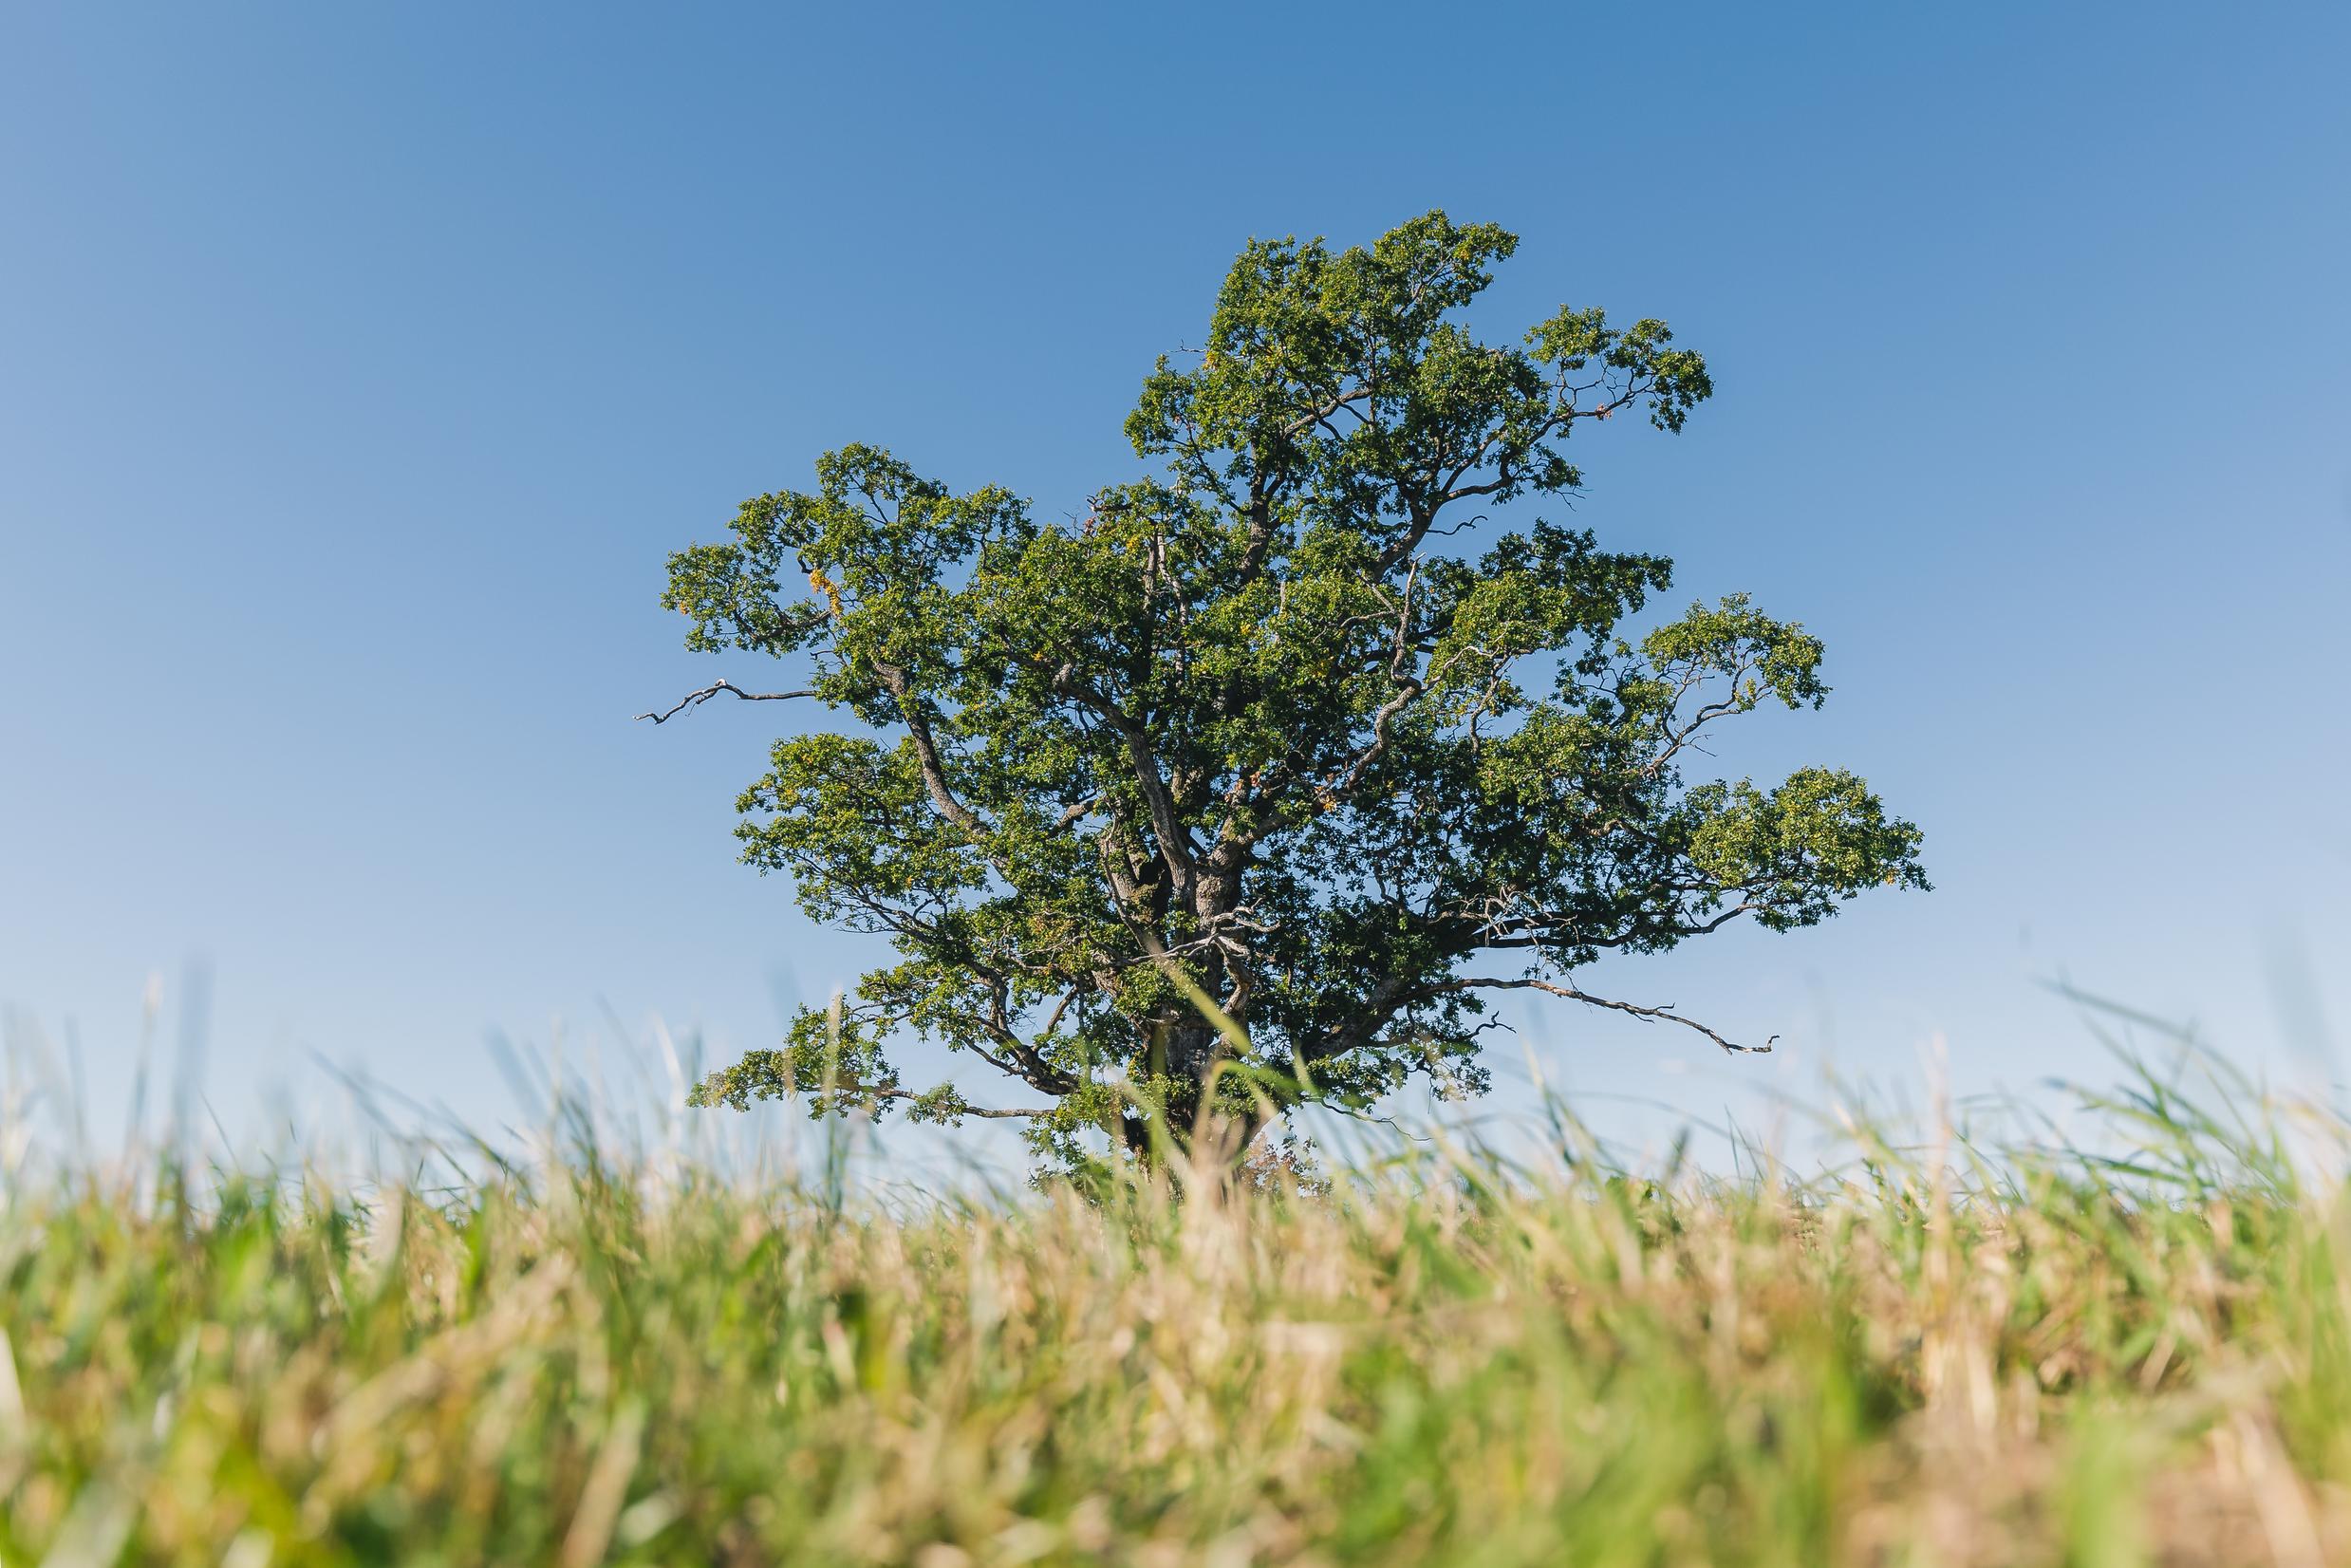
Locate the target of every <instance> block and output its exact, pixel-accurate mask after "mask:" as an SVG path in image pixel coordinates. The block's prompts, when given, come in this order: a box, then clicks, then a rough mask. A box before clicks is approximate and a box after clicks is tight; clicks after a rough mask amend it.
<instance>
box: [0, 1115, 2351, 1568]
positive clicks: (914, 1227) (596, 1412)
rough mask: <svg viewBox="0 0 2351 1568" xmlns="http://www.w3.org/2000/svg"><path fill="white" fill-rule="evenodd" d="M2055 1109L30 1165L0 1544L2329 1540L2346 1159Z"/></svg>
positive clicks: (1490, 1549)
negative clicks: (1649, 1124)
mask: <svg viewBox="0 0 2351 1568" xmlns="http://www.w3.org/2000/svg"><path fill="white" fill-rule="evenodd" d="M1555 1109H1556V1108H1555ZM2078 1109H2079V1111H2080V1112H2082V1113H2083V1115H2084V1116H2085V1117H2086V1118H2087V1120H2086V1121H2083V1120H2082V1119H2081V1118H2077V1130H2076V1133H2075V1136H2074V1137H2073V1138H2072V1139H2071V1140H2069V1141H2068V1142H2067V1143H2066V1144H2065V1145H2063V1146H2062V1147H2052V1143H2053V1140H2052V1139H2051V1138H2049V1137H2047V1136H2043V1137H2040V1138H2035V1137H2032V1136H2029V1135H2024V1134H2019V1135H2017V1136H2014V1137H2011V1138H2009V1139H2008V1140H2006V1141H2005V1142H2004V1143H2002V1144H2001V1145H1999V1146H1997V1147H1992V1148H1985V1147H1981V1146H1979V1145H1977V1144H1976V1143H1973V1142H1971V1141H1969V1140H1968V1139H1967V1138H1965V1137H1964V1136H1962V1135H1960V1134H1958V1133H1956V1132H1954V1131H1952V1130H1950V1129H1948V1128H1941V1129H1937V1128H1930V1129H1928V1130H1927V1135H1926V1137H1925V1139H1924V1140H1923V1147H1905V1146H1903V1145H1902V1144H1901V1143H1900V1142H1899V1141H1898V1140H1897V1139H1896V1138H1895V1137H1894V1136H1893V1135H1892V1134H1891V1132H1889V1131H1888V1130H1886V1129H1883V1128H1882V1127H1880V1126H1877V1125H1874V1124H1872V1123H1871V1122H1869V1121H1866V1120H1863V1119H1859V1118H1855V1119H1854V1120H1853V1121H1852V1122H1851V1125H1850V1127H1849V1129H1848V1131H1847V1133H1846V1137H1847V1140H1848V1145H1849V1148H1848V1153H1849V1155H1850V1159H1849V1160H1848V1161H1846V1162H1845V1163H1842V1164H1839V1165H1838V1166H1836V1167H1831V1168H1828V1169H1826V1170H1822V1171H1819V1172H1817V1173H1815V1174H1813V1175H1811V1176H1809V1177H1804V1178H1801V1179H1800V1178H1799V1177H1797V1176H1795V1175H1793V1174H1791V1173H1789V1172H1788V1171H1786V1170H1784V1169H1781V1168H1777V1167H1770V1166H1765V1167H1763V1174H1758V1175H1753V1176H1750V1177H1749V1178H1746V1179H1743V1180H1737V1181H1726V1180H1721V1179H1716V1178H1710V1177H1707V1176H1705V1175H1702V1174H1699V1173H1696V1172H1693V1171H1689V1170H1686V1169H1671V1168H1668V1169H1661V1170H1657V1171H1652V1172H1646V1173H1644V1172H1635V1171H1629V1170H1625V1169H1621V1168H1617V1167H1614V1166H1613V1165H1611V1164H1610V1163H1609V1162H1607V1161H1605V1160H1602V1159H1599V1158H1597V1157H1596V1156H1595V1152H1594V1149H1593V1147H1592V1145H1591V1144H1590V1141H1589V1140H1588V1139H1586V1138H1584V1137H1583V1136H1582V1135H1581V1133H1580V1131H1579V1129H1577V1127H1576V1126H1575V1124H1574V1123H1573V1122H1571V1121H1569V1120H1567V1119H1566V1118H1565V1117H1564V1115H1563V1114H1561V1115H1559V1116H1558V1118H1557V1119H1556V1120H1555V1122H1554V1124H1553V1131H1554V1134H1555V1140H1554V1141H1555V1142H1556V1145H1557V1148H1556V1149H1555V1150H1554V1157H1552V1158H1548V1159H1543V1160H1534V1161H1529V1160H1525V1159H1518V1160H1510V1159H1504V1158H1502V1156H1501V1155H1499V1154H1497V1153H1495V1152H1494V1151H1492V1150H1487V1149H1478V1148H1465V1147H1460V1146H1458V1145H1454V1144H1446V1143H1445V1142H1443V1141H1442V1140H1440V1141H1438V1142H1436V1143H1433V1144H1429V1145H1406V1144H1401V1143H1400V1144H1398V1145H1397V1146H1396V1148H1395V1149H1394V1150H1393V1151H1391V1152H1390V1155H1389V1156H1388V1157H1387V1158H1385V1159H1363V1160H1359V1161H1357V1162H1356V1163H1357V1165H1358V1167H1360V1168H1356V1169H1353V1170H1350V1171H1347V1172H1342V1173H1339V1174H1337V1175H1335V1176H1334V1177H1333V1178H1332V1179H1331V1181H1330V1183H1329V1185H1328V1190H1307V1191H1301V1190H1298V1189H1297V1186H1296V1185H1294V1184H1285V1183H1283V1182H1281V1181H1279V1180H1273V1181H1269V1182H1266V1183H1261V1184H1259V1185H1256V1186H1254V1187H1250V1188H1246V1189H1241V1188H1234V1187H1221V1186H1219V1185H1215V1184H1211V1183H1206V1182H1199V1183H1196V1184H1194V1185H1192V1186H1191V1187H1190V1188H1189V1189H1188V1190H1187V1191H1186V1192H1185V1193H1184V1194H1183V1195H1181V1196H1179V1195H1177V1194H1175V1193H1174V1192H1172V1191H1171V1190H1170V1189H1169V1188H1168V1187H1167V1186H1166V1185H1135V1186H1133V1187H1132V1188H1131V1189H1129V1190H1126V1191H1123V1192H1120V1193H1116V1194H1114V1195H1112V1197H1111V1198H1110V1200H1109V1201H1107V1202H1101V1203H1089V1202H1085V1201H1082V1200H1080V1199H1078V1198H1075V1197H1073V1196H1069V1195H1066V1194H1056V1193H1054V1192H1051V1191H1046V1192H1041V1193H1036V1194H1029V1195H1020V1196H1017V1197H1016V1196H1010V1195H1002V1196H998V1197H994V1198H986V1199H960V1198H952V1197H941V1198H936V1199H931V1200H926V1201H923V1202H915V1203H908V1202H904V1201H900V1202H895V1203H886V1202H884V1201H882V1200H879V1199H877V1198H874V1197H871V1196H867V1197H862V1198H861V1197H859V1196H857V1193H856V1191H855V1189H854V1188H853V1186H846V1187H845V1186H844V1185H840V1184H839V1183H838V1181H837V1172H834V1174H833V1177H832V1178H830V1179H828V1178H825V1177H822V1176H820V1178H819V1179H817V1180H815V1181H813V1182H801V1181H796V1180H786V1179H783V1178H780V1177H771V1178H747V1177H743V1176H740V1175H734V1176H721V1175H719V1174H718V1173H716V1172H715V1171H714V1170H712V1169H711V1168H708V1167H705V1166H703V1165H701V1164H699V1163H697V1162H693V1161H684V1162H678V1161H665V1160H662V1159H658V1158H636V1157H630V1158H620V1157H616V1156H613V1155H611V1154H610V1153H608V1152H607V1151H604V1150H601V1149H600V1148H598V1147H597V1146H596V1144H595V1142H594V1141H593V1140H592V1139H588V1138H587V1137H586V1136H584V1135H575V1136H574V1137H572V1138H571V1139H570V1140H569V1148H568V1149H567V1152H566V1154H565V1157H563V1158H560V1159H553V1160H548V1161H544V1162H541V1163H539V1164H537V1165H534V1166H531V1167H518V1166H513V1165H504V1166H484V1167H478V1168H477V1173H476V1174H475V1175H473V1176H471V1177H469V1178H467V1179H465V1180H462V1181H451V1182H447V1183H442V1182H437V1181H431V1180H427V1179H425V1178H422V1177H419V1178H417V1179H414V1180H411V1181H408V1182H394V1183H381V1184H371V1183H355V1182H348V1181H337V1180H329V1179H327V1178H325V1177H323V1176H320V1175H319V1174H317V1173H316V1172H315V1171H305V1170H302V1169H298V1168H296V1169H271V1170H267V1171H264V1172H262V1173H259V1174H253V1173H250V1172H249V1173H244V1174H238V1173H235V1172H230V1171H222V1170H217V1169H215V1170H210V1171H205V1172H202V1173H198V1172H197V1171H196V1170H194V1169H192V1168H190V1167H187V1166H186V1165H184V1164H176V1163H174V1162H172V1161H170V1160H168V1159H156V1160H150V1161H149V1162H147V1163H146V1164H145V1165H144V1166H143V1167H141V1168H140V1169H139V1170H137V1171H134V1172H122V1171H113V1172H100V1171H98V1170H95V1169H87V1168H83V1169H74V1168H67V1169H62V1170H54V1171H51V1172H50V1173H48V1174H47V1175H43V1176H40V1177H38V1178H31V1177H25V1176H21V1175H20V1176H19V1178H18V1179H17V1180H16V1181H15V1182H14V1183H12V1184H11V1185H10V1187H9V1190H8V1192H7V1195H6V1205H5V1210H4V1211H0V1282H5V1291H4V1292H0V1499H4V1500H5V1501H0V1561H5V1562H6V1563H9V1564H20V1563H21V1564H34V1563H43V1562H47V1563H55V1564H61V1565H62V1564H98V1563H113V1562H137V1563H186V1564H196V1563H202V1564H208V1565H209V1564H221V1563H225V1564H231V1565H233V1568H260V1565H262V1564H267V1563H289V1564H291V1563H304V1564H312V1563H315V1564H345V1563H353V1564H356V1563H400V1564H429V1563H448V1564H457V1563H500V1564H518V1563H559V1564H568V1565H584V1564H589V1563H597V1562H662V1563H681V1564H682V1563H697V1564H700V1563H768V1562H789V1563H806V1564H830V1563H844V1564H847V1563H902V1562H904V1563H914V1564H919V1565H921V1568H959V1565H963V1564H980V1563H991V1564H992V1563H1106V1564H1107V1563H1135V1564H1144V1565H1151V1564H1164V1565H1174V1564H1180V1563H1206V1564H1218V1565H1229V1568H1239V1565H1241V1564H1310V1563H1312V1564H1333V1565H1335V1564H1346V1563H1381V1564H1408V1563H1409V1564H1429V1563H1440V1564H1441V1563H1463V1564H1479V1565H1494V1568H1505V1565H1510V1564H1520V1563H1523V1564H1543V1565H1547V1568H1548V1565H1555V1564H1562V1563H1574V1564H1590V1565H1608V1564H1635V1563H1638V1564H1650V1563H1692V1564H1696V1563H1785V1564H1802V1565H1807V1568H1812V1565H1820V1564H1840V1563H1921V1564H1924V1563H1940V1564H1967V1563H1981V1564H2026V1563H2061V1562H2067V1563H2081V1564H2098V1565H2106V1564H2125V1563H2136V1562H2149V1561H2163V1562H2178V1563H2271V1562H2274V1563H2282V1564H2290V1565H2294V1568H2303V1565H2309V1564H2318V1563H2323V1562H2330V1561H2342V1560H2351V1490H2346V1488H2347V1487H2351V1273H2346V1262H2347V1261H2351V1233H2347V1232H2346V1223H2351V1209H2346V1207H2345V1205H2344V1204H2343V1201H2342V1200H2343V1197H2344V1192H2343V1189H2342V1181H2341V1177H2340V1175H2339V1174H2337V1173H2336V1170H2337V1167H2333V1166H2330V1165H2329V1164H2327V1156H2328V1155H2329V1154H2330V1153H2332V1152H2338V1151H2340V1148H2341V1147H2342V1146H2341V1143H2340V1141H2339V1140H2338V1139H2337V1138H2336V1132H2337V1129H2336V1128H2335V1127H2334V1125H2333V1124H2331V1123H2325V1122H2323V1119H2321V1120H2320V1121H2318V1122H2317V1123H2314V1124H2313V1125H2314V1126H2316V1128H2317V1131H2316V1134H2315V1136H2303V1137H2302V1139H2301V1142H2300V1143H2299V1144H2297V1143H2296V1142H2295V1140H2294V1137H2290V1136H2289V1134H2297V1129H2296V1128H2295V1127H2293V1126H2292V1125H2289V1124H2288V1123H2287V1122H2286V1121H2284V1120H2282V1119H2281V1113H2280V1112H2279V1111H2277V1109H2276V1108H2274V1107H2267V1106H2265V1105H2264V1104H2263V1103H2262V1102H2261V1101H2260V1098H2259V1096H2257V1095H2255V1094H2253V1093H2252V1092H2251V1091H2250V1089H2249V1087H2248V1086H2244V1085H2241V1084H2240V1085H2228V1084H2224V1085H2223V1086H2222V1088H2221V1089H2219V1090H2217V1091H2214V1090H2211V1089H2209V1088H2208V1089H2207V1090H2206V1091H2205V1092H2203V1093H2202V1094H2201V1095H2199V1094H2195V1093H2191V1092H2187V1091H2186V1090H2184V1089H2183V1088H2182V1087H2181V1086H2180V1084H2179V1082H2177V1081H2174V1075H2172V1074H2168V1073H2145V1072H2142V1073H2139V1074H2138V1075H2137V1077H2136V1079H2135V1080H2134V1081H2132V1082H2129V1083H2127V1084H2126V1085H2125V1086H2124V1087H2123V1088H2122V1089H2120V1090H2118V1091H2116V1092H2110V1093H2099V1094H2091V1095H2085V1096H2082V1098H2081V1103H2080V1106H2079V1108H2078ZM577 1131H578V1129H575V1133H577ZM2297 1135H2299V1134H2297Z"/></svg>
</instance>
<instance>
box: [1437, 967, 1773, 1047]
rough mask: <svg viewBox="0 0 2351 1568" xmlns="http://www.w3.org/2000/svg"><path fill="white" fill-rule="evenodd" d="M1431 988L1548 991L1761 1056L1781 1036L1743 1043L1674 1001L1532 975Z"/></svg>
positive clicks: (1461, 982)
mask: <svg viewBox="0 0 2351 1568" xmlns="http://www.w3.org/2000/svg"><path fill="white" fill-rule="evenodd" d="M1429 989H1430V990H1431V991H1437V992H1442V991H1528V990H1532V991H1546V992H1549V993H1550V994H1551V995H1552V996H1555V997H1565V998H1566V999H1568V1000H1570V1001H1579V1002H1582V1003H1584V1004H1585V1005H1586V1006H1589V1007H1605V1008H1608V1009H1610V1010H1611V1011H1612V1012H1617V1013H1629V1014H1631V1015H1632V1016H1633V1017H1636V1018H1639V1019H1640V1020H1641V1021H1643V1022H1644V1023H1654V1022H1656V1021H1657V1020H1658V1019H1660V1018H1662V1019H1664V1020H1665V1021H1666V1022H1668V1023H1678V1024H1680V1025H1681V1026H1682V1027H1683V1028H1685V1029H1695V1030H1696V1031H1698V1033H1699V1034H1701V1035H1704V1036H1706V1037H1707V1039H1710V1040H1712V1041H1713V1042H1714V1043H1715V1044H1717V1045H1719V1046H1721V1047H1722V1048H1723V1049H1724V1050H1726V1051H1734V1052H1738V1051H1744V1052H1746V1053H1748V1054H1749V1055H1758V1056H1760V1055H1767V1054H1769V1052H1770V1050H1771V1046H1772V1041H1773V1040H1777V1039H1778V1038H1779V1037H1780V1036H1777V1035H1774V1036H1771V1039H1769V1040H1765V1041H1764V1042H1763V1044H1761V1045H1741V1044H1739V1043H1738V1042H1737V1041H1736V1040H1728V1039H1725V1038H1724V1037H1723V1036H1720V1035H1718V1034H1716V1033H1715V1032H1714V1031H1713V1030H1711V1029H1708V1028H1707V1026H1706V1025H1705V1024H1703V1023H1700V1022H1699V1021H1698V1020H1697V1019H1696V1018H1686V1017H1682V1015H1680V1014H1679V1013H1676V1012H1675V1011H1673V1004H1672V1003H1671V1002H1666V1003H1664V1004H1663V1005H1662V1006H1657V1007H1642V1006H1640V1005H1638V1004H1636V1003H1633V1002H1629V1001H1611V1000H1610V999H1608V998H1606V997H1595V996H1594V995H1593V994H1592V993H1591V992H1589V991H1583V990H1579V989H1577V987H1575V986H1573V985H1554V984H1553V983H1552V982H1551V981H1549V980H1535V979H1533V978H1531V977H1530V978H1528V979H1526V980H1451V981H1448V982H1446V984H1443V985H1435V986H1431V987H1429Z"/></svg>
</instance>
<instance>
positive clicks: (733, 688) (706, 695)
mask: <svg viewBox="0 0 2351 1568" xmlns="http://www.w3.org/2000/svg"><path fill="white" fill-rule="evenodd" d="M720 692H731V693H733V694H734V695H735V696H737V697H739V698H741V699H742V700H744V701H746V702H785V701H789V700H792V699H793V698H795V697H814V696H815V695H816V694H815V693H814V692H812V691H745V690H743V688H742V687H740V686H738V685H737V684H736V683H735V682H734V681H712V682H711V683H710V684H709V685H707V686H704V687H703V688H702V689H701V690H700V691H694V692H688V693H686V694H685V696H683V697H681V698H680V699H679V700H678V703H677V705H676V706H675V707H672V708H670V709H669V710H667V711H666V712H663V713H641V714H639V715H637V717H638V718H639V719H651V720H653V722H655V723H656V724H666V723H668V722H669V721H670V720H671V719H675V718H677V717H678V716H679V715H680V714H681V713H683V712H684V711H685V710H686V709H688V708H695V707H700V705H701V704H703V703H704V702H707V701H709V700H711V699H712V698H714V697H716V696H718V694H719V693H720Z"/></svg>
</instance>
